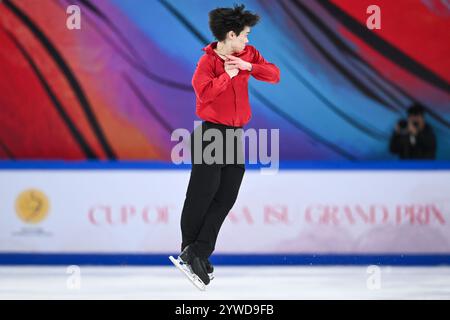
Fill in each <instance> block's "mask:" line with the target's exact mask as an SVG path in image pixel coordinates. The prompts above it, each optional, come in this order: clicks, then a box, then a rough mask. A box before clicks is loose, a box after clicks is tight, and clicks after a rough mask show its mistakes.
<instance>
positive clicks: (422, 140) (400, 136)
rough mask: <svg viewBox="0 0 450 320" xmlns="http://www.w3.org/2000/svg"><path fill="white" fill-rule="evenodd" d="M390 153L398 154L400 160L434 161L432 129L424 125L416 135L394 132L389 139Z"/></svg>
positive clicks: (434, 148) (434, 146)
mask: <svg viewBox="0 0 450 320" xmlns="http://www.w3.org/2000/svg"><path fill="white" fill-rule="evenodd" d="M390 151H391V152H392V153H395V154H398V155H399V157H400V159H435V158H436V138H435V136H434V132H433V129H432V128H431V127H430V126H429V125H428V124H426V125H425V127H424V128H423V130H421V131H419V132H418V134H417V135H413V134H410V133H409V132H402V131H400V132H397V131H395V132H394V133H393V134H392V137H391V142H390Z"/></svg>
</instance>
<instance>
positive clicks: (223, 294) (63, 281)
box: [0, 266, 450, 300]
mask: <svg viewBox="0 0 450 320" xmlns="http://www.w3.org/2000/svg"><path fill="white" fill-rule="evenodd" d="M78 275H79V276H78ZM215 276H216V278H215V279H214V280H213V281H212V282H211V284H210V285H209V286H208V287H207V291H206V292H200V291H198V290H197V289H196V288H195V287H194V286H193V285H192V284H191V283H190V282H189V281H188V280H187V279H186V278H185V277H184V276H183V275H182V274H181V272H179V271H178V270H177V269H176V268H174V267H130V266H124V267H119V266H117V267H94V266H81V267H79V269H77V267H75V268H67V267H65V266H53V267H43V266H26V267H22V266H17V267H15V266H3V267H0V299H2V300H3V299H157V300H165V299H171V300H172V299H174V300H184V299H192V300H196V299H225V300H229V299H238V300H240V299H248V300H253V299H262V300H268V299H275V300H277V299H289V300H290V299H295V300H297V299H298V300H300V299H450V267H448V266H446V267H443V266H442V267H439V266H438V267H388V266H382V267H375V268H374V269H373V268H368V267H362V266H338V267H335V266H333V267H318V266H311V267H309V266H282V267H266V266H258V267H249V266H246V267H230V266H217V267H216V271H215Z"/></svg>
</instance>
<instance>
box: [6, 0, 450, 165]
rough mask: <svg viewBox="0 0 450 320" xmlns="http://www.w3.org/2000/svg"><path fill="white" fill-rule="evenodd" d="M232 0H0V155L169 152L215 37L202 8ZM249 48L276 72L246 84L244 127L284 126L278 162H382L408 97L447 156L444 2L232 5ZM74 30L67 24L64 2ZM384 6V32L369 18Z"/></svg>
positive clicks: (448, 21) (449, 112)
mask: <svg viewBox="0 0 450 320" xmlns="http://www.w3.org/2000/svg"><path fill="white" fill-rule="evenodd" d="M234 2H235V1H205V0H190V1H181V0H172V1H166V0H160V1H156V0H155V1H148V0H126V1H125V0H95V1H93V0H68V1H66V0H3V1H0V48H1V50H0V74H1V76H0V110H1V112H0V158H1V159H73V160H84V159H120V160H147V159H149V160H150V159H151V160H161V161H170V151H171V148H172V147H173V145H174V143H173V142H171V141H170V134H171V132H172V131H173V130H175V129H177V128H187V129H189V130H191V129H192V127H193V121H194V120H196V119H197V118H196V116H195V97H194V93H193V90H192V88H191V85H190V81H191V77H192V73H193V71H194V69H195V65H196V62H197V60H198V58H199V57H200V55H201V54H202V53H203V52H202V51H201V48H202V47H203V46H205V45H206V44H207V43H209V42H211V41H213V40H214V39H213V38H212V35H211V34H210V32H209V29H208V20H207V13H208V11H210V10H211V9H214V8H216V7H218V6H231V5H232V4H233V3H234ZM240 2H241V3H245V4H246V5H247V6H248V8H249V9H250V10H252V11H256V12H258V13H259V14H260V15H261V17H262V20H261V23H260V24H259V25H257V26H256V27H255V28H254V30H253V31H252V34H251V37H250V43H251V44H252V45H254V46H256V47H257V48H258V49H259V50H260V51H261V53H262V54H263V55H264V57H265V58H266V59H268V60H270V61H272V62H274V63H276V64H277V65H278V66H279V67H280V69H281V75H282V80H281V82H280V84H278V85H270V84H267V83H261V82H258V81H256V80H255V79H251V82H250V85H249V89H250V93H251V95H250V99H251V104H252V109H253V119H252V121H251V122H250V124H249V127H254V128H269V129H270V128H279V129H280V140H281V141H280V155H281V159H282V160H334V161H335V160H338V161H339V160H382V159H383V160H386V159H391V158H393V157H392V156H391V155H390V154H389V152H388V147H387V146H388V140H389V136H390V134H391V131H392V129H393V127H394V125H395V123H396V122H397V121H398V119H399V118H401V117H403V116H404V114H405V110H406V108H407V107H408V105H410V104H411V103H412V102H421V103H423V104H424V105H425V106H426V108H427V111H428V116H427V117H428V121H429V122H430V123H431V125H432V126H433V128H434V129H435V132H436V135H437V138H438V158H439V159H446V160H448V159H450V85H449V81H450V59H449V56H450V41H449V35H450V8H449V4H448V1H444V0H434V1H433V0H422V1H420V0H397V1H391V0H377V1H372V0H370V1H368V0H333V1H306V0H304V1H301V0H280V1H269V0H260V1H256V0H255V1H240ZM71 4H76V5H79V6H80V8H81V30H69V29H68V28H67V27H66V19H67V17H68V14H67V13H66V9H67V7H68V6H69V5H71ZM371 4H376V5H378V6H380V8H381V30H369V29H367V28H366V26H365V22H366V19H367V17H368V16H369V15H368V14H367V13H366V9H367V7H368V6H369V5H371Z"/></svg>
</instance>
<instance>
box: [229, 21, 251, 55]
mask: <svg viewBox="0 0 450 320" xmlns="http://www.w3.org/2000/svg"><path fill="white" fill-rule="evenodd" d="M249 33H250V27H245V28H244V30H242V31H241V33H240V34H239V35H236V33H235V32H234V31H230V32H228V34H227V41H229V42H230V44H231V49H233V52H234V53H239V52H241V51H242V50H244V48H245V44H246V43H248V34H249Z"/></svg>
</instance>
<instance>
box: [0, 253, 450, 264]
mask: <svg viewBox="0 0 450 320" xmlns="http://www.w3.org/2000/svg"><path fill="white" fill-rule="evenodd" d="M169 255H174V256H176V253H167V254H81V253H80V254H57V253H49V254H35V253H0V265H110V266H127V265H129V266H168V265H171V263H170V261H169V259H168V256H169ZM211 262H212V263H213V264H215V265H223V266H332V265H355V266H358V265H359V266H361V265H381V266H382V265H386V266H387V265H389V266H437V265H450V254H424V255H421V254H386V255H377V254H373V255H372V254H346V255H341V254H288V255H283V254H276V255H275V254H215V255H214V256H213V257H211Z"/></svg>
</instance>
